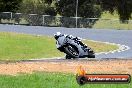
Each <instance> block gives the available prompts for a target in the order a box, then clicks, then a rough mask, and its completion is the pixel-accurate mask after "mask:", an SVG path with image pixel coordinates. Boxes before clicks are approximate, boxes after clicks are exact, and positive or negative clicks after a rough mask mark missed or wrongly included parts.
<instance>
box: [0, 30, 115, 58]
mask: <svg viewBox="0 0 132 88" xmlns="http://www.w3.org/2000/svg"><path fill="white" fill-rule="evenodd" d="M85 42H86V43H87V44H88V46H90V47H92V48H93V49H94V50H95V52H104V51H110V50H115V49H118V47H117V46H115V45H108V44H104V43H98V42H92V41H85ZM0 46H1V48H0V60H18V59H19V60H20V59H22V60H23V59H32V58H37V59H39V58H49V57H58V56H63V55H64V54H63V53H61V52H59V51H58V50H57V49H56V45H55V39H54V38H53V37H48V36H35V35H34V36H33V35H27V34H17V33H9V32H0Z"/></svg>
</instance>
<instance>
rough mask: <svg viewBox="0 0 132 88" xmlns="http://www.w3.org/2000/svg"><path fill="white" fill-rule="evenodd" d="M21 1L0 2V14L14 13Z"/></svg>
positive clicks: (2, 0) (4, 0)
mask: <svg viewBox="0 0 132 88" xmlns="http://www.w3.org/2000/svg"><path fill="white" fill-rule="evenodd" d="M21 2H22V0H0V12H14V11H16V10H18V9H19V6H20V3H21Z"/></svg>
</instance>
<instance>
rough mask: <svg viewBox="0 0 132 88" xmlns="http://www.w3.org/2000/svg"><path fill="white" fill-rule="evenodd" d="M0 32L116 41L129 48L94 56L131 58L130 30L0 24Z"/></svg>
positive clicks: (131, 41)
mask: <svg viewBox="0 0 132 88" xmlns="http://www.w3.org/2000/svg"><path fill="white" fill-rule="evenodd" d="M0 31H1V32H17V33H26V34H35V35H50V36H53V34H54V33H56V32H58V31H59V32H61V33H65V34H71V35H73V36H78V37H81V38H85V39H90V40H96V41H102V42H110V43H117V44H121V45H126V46H129V47H130V49H129V50H126V51H123V52H115V53H109V54H100V55H97V56H96V58H128V59H129V58H131V57H132V49H131V47H132V30H112V29H109V30H108V29H89V28H63V27H42V26H22V25H7V24H5V25H3V24H0Z"/></svg>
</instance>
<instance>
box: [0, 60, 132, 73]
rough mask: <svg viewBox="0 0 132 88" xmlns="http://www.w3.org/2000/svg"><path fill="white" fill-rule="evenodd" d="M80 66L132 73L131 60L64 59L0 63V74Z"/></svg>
mask: <svg viewBox="0 0 132 88" xmlns="http://www.w3.org/2000/svg"><path fill="white" fill-rule="evenodd" d="M80 65H81V66H82V67H83V68H84V69H85V70H86V71H87V73H100V74H101V73H107V74H108V73H110V74H111V73H113V74H114V73H122V74H132V60H101V61H97V60H95V61H91V60H82V61H81V60H79V61H78V60H70V61H68V60H66V61H64V60H63V61H60V60H59V61H42V62H41V61H34V62H15V63H9V62H8V63H1V64H0V74H7V75H16V74H18V73H32V72H34V71H46V72H64V73H77V68H78V67H79V66H80Z"/></svg>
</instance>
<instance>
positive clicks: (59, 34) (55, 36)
mask: <svg viewBox="0 0 132 88" xmlns="http://www.w3.org/2000/svg"><path fill="white" fill-rule="evenodd" d="M61 35H62V34H61V33H60V32H56V34H54V38H55V39H56V40H57V39H58V38H59V36H61Z"/></svg>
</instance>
